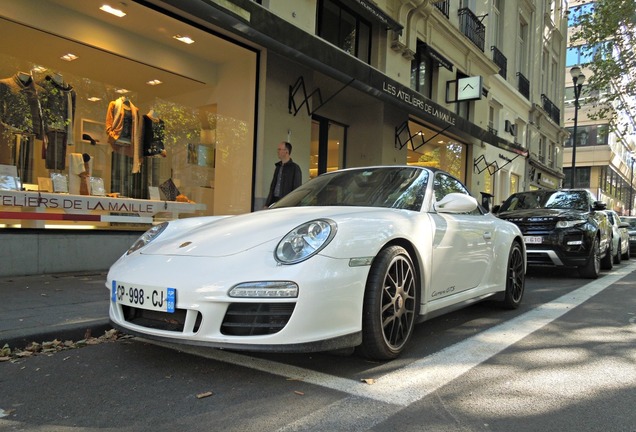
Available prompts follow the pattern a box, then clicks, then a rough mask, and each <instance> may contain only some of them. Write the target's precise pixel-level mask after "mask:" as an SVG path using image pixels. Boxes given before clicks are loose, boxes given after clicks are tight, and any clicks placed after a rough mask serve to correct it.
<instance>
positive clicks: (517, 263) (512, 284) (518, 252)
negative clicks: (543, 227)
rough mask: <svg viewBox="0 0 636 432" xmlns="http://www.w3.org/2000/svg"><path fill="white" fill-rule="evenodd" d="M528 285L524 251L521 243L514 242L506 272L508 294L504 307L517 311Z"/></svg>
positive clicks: (506, 294)
mask: <svg viewBox="0 0 636 432" xmlns="http://www.w3.org/2000/svg"><path fill="white" fill-rule="evenodd" d="M525 283H526V272H525V268H524V265H523V251H522V249H521V246H520V245H519V243H517V242H514V243H513V244H512V247H511V248H510V253H509V254H508V270H507V272H506V292H505V296H504V301H503V306H504V307H505V308H507V309H517V308H518V307H519V305H520V304H521V299H522V298H523V292H524V289H525Z"/></svg>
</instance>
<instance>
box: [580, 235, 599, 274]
mask: <svg viewBox="0 0 636 432" xmlns="http://www.w3.org/2000/svg"><path fill="white" fill-rule="evenodd" d="M599 248H600V246H599V242H598V238H594V242H593V243H592V251H591V253H590V257H589V258H588V259H587V263H586V264H585V265H584V266H581V267H579V274H580V275H581V276H583V277H584V278H588V279H597V278H598V275H599V273H600V272H601V252H600V250H599Z"/></svg>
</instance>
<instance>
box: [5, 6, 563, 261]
mask: <svg viewBox="0 0 636 432" xmlns="http://www.w3.org/2000/svg"><path fill="white" fill-rule="evenodd" d="M110 6H112V7H111V8H104V7H103V2H100V1H96V0H87V1H83V2H77V1H74V0H9V1H5V2H1V3H0V20H1V23H2V25H1V26H0V32H1V33H2V35H3V37H4V40H5V41H6V43H5V44H3V48H2V49H0V73H1V74H2V77H4V78H5V79H4V80H2V82H5V83H6V84H7V87H6V91H3V92H0V98H4V99H3V106H4V107H5V108H4V111H3V112H2V113H0V116H2V117H1V118H0V125H1V127H2V130H1V131H0V136H1V138H2V140H1V142H0V180H1V181H0V189H1V190H0V205H1V206H0V224H1V225H2V228H1V229H2V231H0V235H5V236H7V235H9V234H10V235H11V236H12V238H14V240H13V241H16V242H20V241H23V239H24V238H25V234H26V233H27V232H28V233H29V234H30V235H34V236H37V238H38V239H39V242H40V243H39V245H40V247H41V245H42V244H43V241H44V240H43V239H47V240H46V242H47V244H50V248H51V249H55V247H56V243H55V241H54V240H51V239H54V238H57V237H56V236H59V235H60V232H63V233H64V234H63V235H64V236H67V233H71V231H60V230H64V229H68V228H76V229H79V230H81V235H83V236H86V235H88V236H89V238H90V233H91V232H95V233H97V232H99V233H100V235H101V237H100V238H102V239H103V238H109V239H116V238H121V239H122V241H121V243H118V244H113V245H111V246H105V244H104V241H103V240H101V241H99V242H96V245H95V248H96V250H95V251H92V252H93V253H90V254H88V256H90V257H101V258H102V259H101V260H99V259H97V258H94V259H93V258H91V259H89V260H88V263H87V264H84V267H86V268H106V267H107V266H108V264H109V263H108V262H107V261H108V260H111V259H113V257H116V256H117V255H118V254H120V253H122V251H123V250H125V248H124V249H123V250H122V244H124V243H127V242H129V238H130V236H131V235H138V234H139V231H140V230H144V229H146V228H148V227H149V226H150V224H152V223H155V222H157V221H159V220H162V219H166V218H167V219H169V218H174V217H188V216H191V215H226V214H239V213H243V212H249V211H258V210H260V209H262V208H263V205H264V201H265V198H266V196H267V193H268V189H269V183H270V181H271V177H272V174H273V171H274V163H275V162H277V158H276V150H275V149H276V147H277V145H278V143H279V142H281V141H288V142H290V143H291V144H292V145H293V152H292V155H291V156H292V159H293V160H294V161H295V162H296V163H298V164H299V165H300V166H301V168H302V171H303V181H306V180H308V179H310V178H312V177H314V176H316V175H318V174H321V173H323V172H326V171H330V170H334V169H338V168H346V167H355V166H365V165H389V164H404V163H408V164H420V165H426V166H435V167H440V168H442V169H445V170H447V171H449V172H451V173H452V174H454V175H455V176H457V177H458V178H460V179H461V180H463V181H464V182H465V183H466V184H467V186H468V187H469V188H470V189H471V191H472V193H473V195H474V196H475V197H476V198H478V199H480V198H481V196H482V194H481V193H482V192H483V193H485V194H488V196H492V197H493V198H492V199H493V200H494V202H500V201H502V200H504V199H505V198H506V197H507V196H508V195H509V194H510V193H513V192H516V191H519V190H527V189H533V188H554V187H558V185H559V183H560V181H561V179H562V178H563V174H562V172H561V168H560V167H561V164H562V161H563V152H562V144H563V141H564V140H565V139H566V137H567V131H565V129H564V128H563V125H562V122H563V115H562V110H561V106H560V103H559V101H562V100H563V96H564V94H563V89H564V76H563V73H562V71H563V70H564V68H565V46H566V45H565V44H566V30H567V19H566V17H565V12H566V6H565V2H554V1H545V0H539V1H526V0H518V1H517V0H512V1H506V2H504V1H502V0H494V1H487V2H477V1H475V0H472V1H471V0H468V1H450V0H448V1H430V0H384V1H382V0H378V1H369V0H306V1H280V0H276V1H273V0H270V1H268V0H261V1H251V0H223V1H221V0H192V1H183V0H180V1H178V0H143V1H142V0H140V1H131V2H126V3H117V4H111V5H110ZM100 8H101V9H100ZM113 8H116V10H113ZM7 107H10V108H9V109H7ZM16 114H17V115H16ZM104 232H108V233H109V235H108V236H104V235H103V233H104ZM72 233H77V231H73V232H72ZM77 235H79V234H77ZM89 243H90V241H89ZM97 243H98V244H97ZM100 248H101V250H100ZM105 248H108V250H109V251H110V253H106V251H105ZM32 253H34V252H30V253H25V254H24V255H19V256H16V255H15V253H13V254H7V257H5V258H6V259H9V260H11V262H12V263H13V264H14V265H13V266H12V268H13V269H18V268H22V267H24V266H22V267H21V264H23V263H24V262H29V261H34V258H33V257H32V256H31V255H30V254H32ZM47 255H48V256H49V258H43V257H39V258H38V260H40V261H42V263H41V264H38V265H37V266H35V268H34V267H33V266H27V267H29V269H30V270H13V271H14V272H18V273H20V272H26V273H34V272H38V271H49V272H53V271H68V270H76V268H75V267H72V266H71V267H69V266H70V265H71V264H69V263H68V262H65V263H64V264H60V263H57V262H54V261H50V260H52V259H53V258H51V257H53V256H55V255H56V254H55V253H50V254H47ZM86 255H87V254H84V258H85V259H84V261H86ZM66 261H69V260H66ZM70 261H72V260H70ZM105 262H106V265H104V263H105ZM111 262H112V261H111ZM77 269H82V268H77Z"/></svg>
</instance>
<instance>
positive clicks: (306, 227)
mask: <svg viewBox="0 0 636 432" xmlns="http://www.w3.org/2000/svg"><path fill="white" fill-rule="evenodd" d="M336 231H337V225H336V223H335V222H334V221H332V220H327V219H317V220H314V221H311V222H307V223H304V224H302V225H300V226H297V227H296V228H294V229H293V230H292V231H290V232H289V233H288V234H287V235H286V236H285V237H283V239H282V240H281V241H280V242H279V243H278V246H276V253H275V254H274V256H275V257H276V260H277V261H278V262H280V263H282V264H296V263H299V262H301V261H304V260H306V259H307V258H309V257H311V256H313V255H315V254H317V253H318V252H320V251H321V250H322V249H323V248H324V247H325V246H327V245H328V244H329V242H330V241H331V239H332V238H333V236H334V235H336Z"/></svg>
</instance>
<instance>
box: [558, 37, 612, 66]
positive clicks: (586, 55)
mask: <svg viewBox="0 0 636 432" xmlns="http://www.w3.org/2000/svg"><path fill="white" fill-rule="evenodd" d="M609 44H610V43H609V42H601V43H598V44H595V45H588V44H586V45H577V46H571V47H569V48H568V49H567V52H566V56H565V66H566V67H570V66H577V65H586V64H588V63H591V62H592V61H594V58H595V57H596V56H601V58H605V57H606V56H607V55H608V54H609V53H611V45H609Z"/></svg>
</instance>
